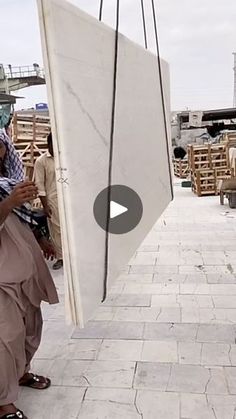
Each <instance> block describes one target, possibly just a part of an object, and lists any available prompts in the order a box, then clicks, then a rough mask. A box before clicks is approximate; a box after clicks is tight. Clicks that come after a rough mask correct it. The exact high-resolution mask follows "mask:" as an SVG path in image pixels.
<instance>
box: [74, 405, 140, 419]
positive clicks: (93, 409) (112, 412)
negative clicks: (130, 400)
mask: <svg viewBox="0 0 236 419" xmlns="http://www.w3.org/2000/svg"><path fill="white" fill-rule="evenodd" d="M88 418H89V419H105V418H112V419H120V418H127V419H128V418H129V419H140V415H139V413H138V412H137V410H136V408H135V406H134V405H122V404H120V403H115V402H110V401H107V402H97V401H91V402H88V401H85V402H84V403H83V405H82V409H81V411H80V413H79V416H78V419H88Z"/></svg>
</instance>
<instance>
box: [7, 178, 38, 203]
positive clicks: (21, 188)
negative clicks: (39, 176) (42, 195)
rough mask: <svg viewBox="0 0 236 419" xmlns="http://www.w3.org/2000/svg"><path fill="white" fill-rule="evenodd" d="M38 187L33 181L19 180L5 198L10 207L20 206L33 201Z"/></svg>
mask: <svg viewBox="0 0 236 419" xmlns="http://www.w3.org/2000/svg"><path fill="white" fill-rule="evenodd" d="M37 194H38V189H37V187H36V186H35V184H34V182H29V181H26V182H21V183H19V184H18V185H17V186H15V188H14V189H13V191H12V193H11V194H10V196H9V197H8V198H7V199H8V202H9V204H10V206H11V208H12V209H13V208H16V207H20V206H21V205H23V204H24V203H26V202H29V201H33V200H34V199H35V198H37Z"/></svg>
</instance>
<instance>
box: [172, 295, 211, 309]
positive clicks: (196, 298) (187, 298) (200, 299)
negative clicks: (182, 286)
mask: <svg viewBox="0 0 236 419" xmlns="http://www.w3.org/2000/svg"><path fill="white" fill-rule="evenodd" d="M177 302H178V303H179V305H180V306H181V307H190V308H192V307H194V308H213V307H214V305H213V301H212V297H211V295H178V296H177Z"/></svg>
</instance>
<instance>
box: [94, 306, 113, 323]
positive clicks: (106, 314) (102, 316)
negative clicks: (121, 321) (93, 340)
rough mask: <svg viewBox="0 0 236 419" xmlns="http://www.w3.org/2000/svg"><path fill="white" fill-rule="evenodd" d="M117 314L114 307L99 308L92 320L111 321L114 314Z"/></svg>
mask: <svg viewBox="0 0 236 419" xmlns="http://www.w3.org/2000/svg"><path fill="white" fill-rule="evenodd" d="M116 312H117V308H116V307H106V306H100V307H98V309H97V310H96V313H95V315H94V316H93V320H99V321H101V320H103V321H105V320H108V321H109V320H113V318H114V316H115V314H116Z"/></svg>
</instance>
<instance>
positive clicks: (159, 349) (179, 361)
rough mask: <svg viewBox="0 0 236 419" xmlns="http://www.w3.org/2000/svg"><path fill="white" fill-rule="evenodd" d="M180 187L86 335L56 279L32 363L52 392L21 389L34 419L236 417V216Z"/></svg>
mask: <svg viewBox="0 0 236 419" xmlns="http://www.w3.org/2000/svg"><path fill="white" fill-rule="evenodd" d="M180 184H181V182H180V180H179V179H175V199H174V201H173V202H172V203H171V204H170V206H169V207H168V209H167V210H166V211H165V213H164V214H163V216H162V218H161V219H160V220H159V221H158V223H157V224H156V225H155V227H154V228H153V230H152V231H151V233H150V234H149V235H148V237H147V238H146V240H145V241H144V243H143V245H142V246H141V247H140V248H139V249H138V251H137V253H136V254H135V256H134V257H133V259H132V260H131V261H130V262H129V265H128V266H127V267H126V269H125V271H124V273H123V275H122V276H120V277H119V279H118V280H117V281H116V283H115V285H114V286H113V288H112V289H111V291H110V295H109V298H108V300H107V301H106V303H105V304H103V305H102V306H101V307H100V308H99V309H98V311H97V313H96V316H95V317H94V319H93V320H92V321H91V322H89V324H88V325H87V326H86V328H85V329H84V330H78V329H73V328H72V327H68V326H66V325H65V324H64V307H63V274H62V273H59V274H57V275H56V276H55V281H56V284H57V288H58V290H59V293H60V297H61V304H60V306H55V307H48V306H45V307H44V318H45V323H44V336H43V342H42V345H41V349H40V351H39V352H38V354H37V358H36V360H35V362H34V365H33V367H34V368H33V369H34V370H35V371H36V372H39V373H40V374H46V375H47V376H50V377H51V378H52V381H53V386H52V388H51V389H49V390H48V391H47V392H45V393H44V392H43V393H38V392H37V394H36V392H35V391H34V390H27V389H26V390H24V391H23V392H22V394H21V397H20V407H22V408H23V409H24V410H27V413H28V415H29V416H30V417H32V418H34V419H41V418H42V417H49V418H54V417H57V418H64V417H67V418H70V419H72V418H79V419H82V418H83V419H87V418H89V419H97V418H99V419H103V418H109V419H111V418H112V419H116V418H125V419H140V418H144V419H157V418H158V419H233V418H235V415H236V344H235V343H236V213H235V210H234V209H232V210H231V209H229V207H228V205H227V204H226V205H225V206H224V207H222V206H220V204H219V196H209V197H204V198H197V197H196V195H194V194H193V193H192V192H191V190H190V189H184V188H181V186H180ZM92 257H93V256H92V255H91V258H92Z"/></svg>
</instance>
